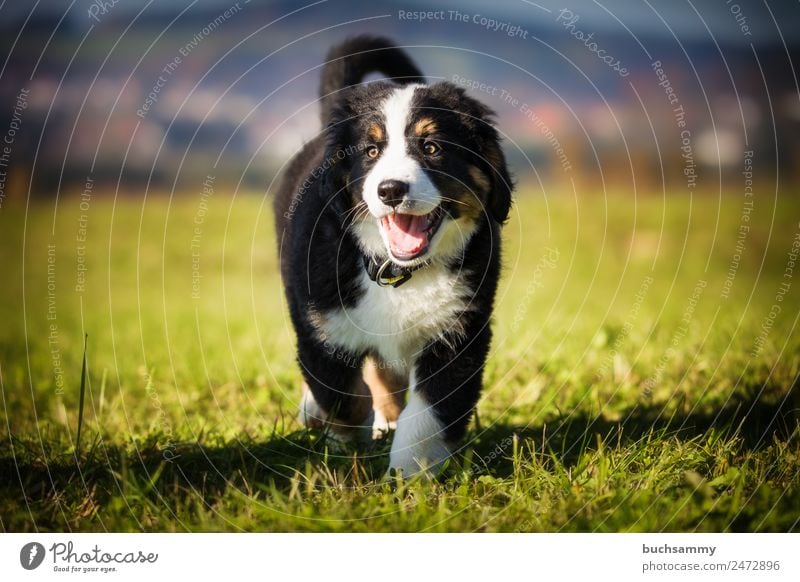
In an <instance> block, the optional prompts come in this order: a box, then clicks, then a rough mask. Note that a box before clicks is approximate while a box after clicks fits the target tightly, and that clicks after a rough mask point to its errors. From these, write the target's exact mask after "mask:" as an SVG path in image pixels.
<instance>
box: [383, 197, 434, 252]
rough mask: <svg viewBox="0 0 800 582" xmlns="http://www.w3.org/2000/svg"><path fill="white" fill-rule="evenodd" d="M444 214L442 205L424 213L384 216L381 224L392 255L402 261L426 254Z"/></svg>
mask: <svg viewBox="0 0 800 582" xmlns="http://www.w3.org/2000/svg"><path fill="white" fill-rule="evenodd" d="M442 216H443V213H442V210H441V207H437V208H436V209H435V210H433V211H432V212H429V213H428V214H422V215H416V214H400V213H397V212H395V213H394V214H389V215H388V216H384V217H383V218H382V219H381V222H380V224H381V228H382V229H383V233H384V234H385V235H386V240H387V241H388V242H389V250H390V251H391V253H392V256H393V257H394V258H396V259H400V260H401V261H410V260H411V259H414V258H416V257H418V256H420V255H423V254H425V252H427V250H428V246H429V245H430V242H431V239H432V238H433V236H434V235H435V234H436V231H437V230H439V226H440V225H441V224H442Z"/></svg>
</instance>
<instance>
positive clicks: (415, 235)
mask: <svg viewBox="0 0 800 582" xmlns="http://www.w3.org/2000/svg"><path fill="white" fill-rule="evenodd" d="M491 116H492V112H491V111H490V110H489V109H488V108H487V107H485V106H484V105H482V104H481V103H480V102H478V101H476V100H474V99H472V98H471V97H468V96H467V95H466V94H465V93H464V91H463V90H462V89H461V88H458V87H456V86H454V85H451V84H449V83H439V84H436V85H432V86H423V85H406V86H402V87H398V86H396V85H390V84H387V83H372V84H369V85H366V86H361V87H358V88H353V89H351V90H349V91H348V92H347V93H346V94H345V95H344V96H343V98H342V99H341V101H340V103H339V105H338V108H337V109H336V110H335V112H334V115H333V120H332V122H331V124H330V125H329V127H328V132H329V133H328V150H327V152H326V159H330V160H334V161H335V163H334V164H333V166H332V168H331V169H330V171H329V172H328V176H327V180H328V181H329V187H328V188H326V190H328V192H331V193H334V194H335V195H337V196H343V200H344V201H345V206H346V208H345V209H344V211H345V214H346V215H347V216H348V218H349V224H350V225H352V228H353V230H354V232H355V234H356V237H357V239H358V242H359V244H360V246H361V247H362V249H363V250H364V252H366V253H367V254H370V255H372V256H376V257H385V256H386V255H387V254H388V255H389V256H390V257H391V258H392V260H393V261H395V262H396V263H398V264H400V265H404V266H414V265H416V264H418V263H420V262H423V261H433V260H437V259H442V260H447V259H448V258H450V257H452V256H454V255H456V254H457V253H458V252H459V251H460V250H461V249H462V248H463V247H464V245H465V244H466V243H467V241H468V240H469V238H470V236H471V235H472V233H473V232H475V230H476V229H477V227H478V225H479V224H480V223H481V222H482V221H487V220H488V221H495V222H497V223H502V222H503V221H505V219H506V218H507V216H508V212H509V208H510V206H511V189H512V185H511V178H510V177H509V174H508V170H507V168H506V163H505V158H504V156H503V152H502V150H501V149H500V144H499V138H498V135H497V131H496V130H495V129H494V127H493V125H492V123H491Z"/></svg>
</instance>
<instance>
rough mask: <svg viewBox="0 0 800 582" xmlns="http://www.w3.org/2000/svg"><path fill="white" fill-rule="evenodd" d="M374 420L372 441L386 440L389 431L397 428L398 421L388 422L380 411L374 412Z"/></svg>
mask: <svg viewBox="0 0 800 582" xmlns="http://www.w3.org/2000/svg"><path fill="white" fill-rule="evenodd" d="M373 413H374V417H375V418H374V420H373V421H372V440H379V439H382V438H384V437H385V436H386V435H387V434H389V431H392V430H395V429H396V428H397V422H396V421H390V420H387V419H386V417H385V416H384V415H383V413H382V412H381V411H380V410H375V411H373Z"/></svg>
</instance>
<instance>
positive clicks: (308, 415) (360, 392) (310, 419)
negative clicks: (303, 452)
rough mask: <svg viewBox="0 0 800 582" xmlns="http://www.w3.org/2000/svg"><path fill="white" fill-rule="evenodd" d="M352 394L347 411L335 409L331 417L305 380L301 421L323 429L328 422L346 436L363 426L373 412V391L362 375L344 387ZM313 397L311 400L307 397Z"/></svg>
mask: <svg viewBox="0 0 800 582" xmlns="http://www.w3.org/2000/svg"><path fill="white" fill-rule="evenodd" d="M344 389H345V390H347V391H348V393H349V394H350V395H351V396H350V398H349V401H350V403H349V406H348V407H347V410H346V411H334V413H335V416H334V417H332V418H331V416H330V414H329V412H330V411H325V410H322V409H321V408H320V407H319V405H318V404H317V403H316V400H314V397H313V395H312V393H311V389H310V388H309V387H308V384H307V383H306V382H303V398H302V400H301V404H300V421H301V422H302V423H303V424H304V425H305V426H306V427H308V428H317V429H321V428H323V427H324V426H325V425H326V424H327V425H330V427H331V429H332V430H334V431H335V432H337V433H339V434H341V435H342V436H346V435H347V434H348V433H350V432H352V430H353V429H354V428H356V427H363V426H364V423H365V421H366V420H367V418H368V417H369V415H370V413H371V412H372V393H371V392H370V389H369V386H367V384H366V383H365V382H364V380H363V379H362V378H361V377H357V378H356V380H355V381H354V382H353V384H352V385H351V386H347V387H345V388H344ZM309 398H310V399H311V400H310V402H309V401H308V400H307V399H309Z"/></svg>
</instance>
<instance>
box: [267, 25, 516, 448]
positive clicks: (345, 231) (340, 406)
mask: <svg viewBox="0 0 800 582" xmlns="http://www.w3.org/2000/svg"><path fill="white" fill-rule="evenodd" d="M373 71H379V72H381V73H383V74H384V75H385V76H386V77H387V78H391V79H392V82H383V81H381V82H373V83H368V84H361V85H359V83H360V82H361V81H362V80H363V78H364V76H365V75H366V74H368V73H370V72H373ZM422 80H423V76H422V73H421V72H420V71H419V70H418V69H417V67H416V66H415V65H414V64H413V62H412V61H411V60H410V59H409V57H408V56H407V55H406V54H405V53H404V52H402V51H401V50H399V49H397V48H395V47H394V46H393V45H392V44H391V43H390V42H389V41H387V40H385V39H381V38H374V37H358V38H355V39H351V40H349V41H347V42H345V43H344V44H342V45H340V46H338V47H336V48H334V49H333V50H332V51H331V53H330V54H329V55H328V62H327V63H326V65H325V67H324V69H323V73H322V82H321V84H320V92H321V95H320V99H321V110H322V123H323V127H324V131H323V133H322V134H321V135H319V136H317V137H316V138H315V139H313V140H312V141H311V142H309V143H307V144H306V145H305V146H304V147H303V148H302V150H301V151H300V152H299V153H298V154H296V155H295V157H294V158H293V160H292V161H291V163H290V164H289V166H288V168H287V169H286V171H285V173H284V175H283V177H282V181H281V183H280V187H279V189H278V192H277V195H276V197H275V200H274V210H275V217H276V232H277V236H278V242H279V247H280V263H281V273H282V276H283V281H284V286H285V291H286V298H287V301H288V305H289V310H290V313H291V319H292V323H293V325H294V328H295V331H296V334H297V351H298V361H299V363H300V366H301V369H302V373H303V376H304V378H305V381H306V383H307V385H308V388H309V389H310V391H311V393H312V394H313V397H314V399H315V400H316V402H317V403H318V405H319V406H320V407H321V409H322V410H323V411H324V412H325V413H326V415H328V421H329V422H335V423H336V424H337V425H350V426H352V425H358V424H361V423H363V422H364V421H365V418H366V416H365V414H367V412H368V408H371V406H370V403H369V402H367V406H365V403H364V394H363V393H359V392H358V391H353V390H352V389H351V387H352V386H355V385H357V384H358V383H359V381H360V378H361V374H362V371H361V364H362V363H363V361H364V359H365V358H366V357H368V356H369V357H372V358H374V359H375V360H377V361H380V359H381V354H379V353H377V352H375V351H373V350H369V349H364V350H360V351H350V350H349V349H348V348H347V346H339V345H337V344H336V338H335V337H325V335H324V334H323V333H321V332H320V329H319V326H318V325H317V320H318V318H319V315H320V314H325V313H328V312H332V311H335V310H348V309H354V308H355V307H356V306H358V305H359V302H360V300H361V299H362V297H363V296H364V294H365V288H364V286H363V282H362V281H363V277H362V274H363V272H364V269H365V263H368V262H369V261H370V260H374V261H377V262H379V263H380V262H382V261H384V260H386V258H387V256H388V251H387V250H385V249H384V251H383V253H382V254H379V253H375V252H374V251H373V250H370V249H365V248H364V245H360V244H359V240H358V234H357V233H356V232H354V229H353V228H352V226H353V225H354V224H355V223H356V222H357V221H359V220H376V219H375V218H373V217H372V216H370V215H369V214H368V213H366V212H365V210H366V208H365V206H364V202H363V199H362V192H361V185H362V184H363V182H364V177H365V176H366V175H367V174H368V173H369V171H370V169H371V167H372V165H373V163H374V160H371V159H369V158H368V157H367V156H366V155H364V144H365V143H366V142H367V141H368V137H367V134H368V132H369V128H370V127H373V126H375V124H378V125H379V124H380V123H381V120H380V115H381V110H380V104H381V103H382V102H383V101H384V100H385V99H386V98H387V96H388V95H389V94H391V93H392V91H394V90H395V89H396V88H397V87H398V86H399V85H406V84H408V83H412V82H413V83H419V82H421V81H422ZM414 111H415V112H416V111H419V112H421V115H425V117H426V119H432V120H433V122H434V124H431V127H434V126H435V128H436V137H437V139H438V140H439V141H440V142H441V143H443V144H445V147H446V148H447V150H446V154H443V155H441V156H438V157H436V158H431V159H425V160H424V161H423V162H421V163H424V168H425V172H426V173H427V174H428V176H429V177H430V179H431V181H432V182H433V183H434V184H435V186H436V188H437V189H438V190H439V192H440V193H442V195H443V202H442V204H441V206H442V210H443V211H444V213H445V216H447V217H448V218H447V220H461V221H462V223H463V224H467V225H470V226H471V227H473V228H474V234H473V235H472V236H471V238H469V241H468V242H467V243H466V245H465V246H463V248H462V249H461V252H459V253H457V254H456V255H455V256H452V257H449V258H447V260H446V264H445V265H444V267H443V268H446V269H449V271H450V273H451V274H452V277H453V278H454V279H455V278H460V280H462V281H463V282H464V283H465V285H466V286H467V288H468V289H469V290H470V296H469V297H468V298H466V299H465V301H464V309H463V310H462V311H461V313H459V314H458V316H457V318H456V319H457V321H453V322H452V325H451V326H449V329H448V330H445V331H444V332H443V333H441V334H437V335H435V336H433V337H430V338H426V341H424V345H423V346H421V347H420V350H419V351H418V352H417V353H416V354H415V356H414V361H413V366H414V370H415V377H416V378H417V379H418V383H417V385H416V390H417V391H419V393H420V394H421V395H422V396H423V397H424V399H425V401H427V402H428V403H429V404H430V405H431V406H432V407H433V410H434V411H435V415H436V417H437V418H438V419H439V420H440V421H441V423H442V426H443V431H444V439H445V441H446V442H447V443H448V446H450V447H452V446H454V445H455V443H457V442H458V441H459V439H461V438H462V437H463V435H464V433H465V430H466V427H467V424H468V421H469V418H470V415H471V413H472V411H473V410H474V407H475V404H476V403H477V400H478V397H479V394H480V390H481V380H482V378H481V377H482V371H483V366H484V362H485V360H486V357H487V354H488V350H489V344H490V338H491V331H490V326H489V322H490V316H491V312H492V305H493V301H494V296H495V291H496V288H497V282H498V278H499V275H500V236H499V235H500V227H501V225H502V223H503V222H504V221H505V220H506V218H507V215H508V212H509V209H510V205H511V190H512V183H511V178H510V176H509V173H508V171H507V169H506V165H505V160H504V157H503V153H502V150H501V149H500V147H499V139H498V135H497V132H496V130H495V129H494V127H493V126H492V124H491V119H490V117H491V111H490V110H489V109H488V108H487V107H485V106H484V105H482V104H481V103H479V102H478V101H476V100H474V99H472V98H470V97H468V96H467V95H466V94H465V92H464V91H463V90H462V89H460V88H458V87H456V86H454V85H452V84H449V83H438V84H435V85H433V86H428V87H425V88H424V90H420V91H415V97H414ZM409 131H410V130H409ZM421 140H422V138H420V140H419V141H420V142H421ZM416 141H417V140H414V139H411V140H410V142H409V143H410V145H409V148H413V147H414V144H415V143H416ZM414 155H417V154H416V153H415V154H414ZM419 158H420V159H422V158H423V156H422V155H421V154H420V156H419ZM423 259H424V258H423ZM435 260H436V258H435V257H432V258H431V261H432V262H435ZM427 264H428V263H427V261H426V260H423V261H422V262H421V263H420V265H421V266H420V265H417V266H418V267H419V268H422V269H425V268H430V267H428V266H427ZM413 276H414V274H413V273H412V277H413ZM371 284H375V283H371ZM386 292H387V293H393V292H395V291H394V290H393V289H390V288H387V289H386ZM391 315H392V314H390V313H386V314H384V316H386V317H391ZM332 346H333V348H332ZM343 354H344V355H345V357H343Z"/></svg>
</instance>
